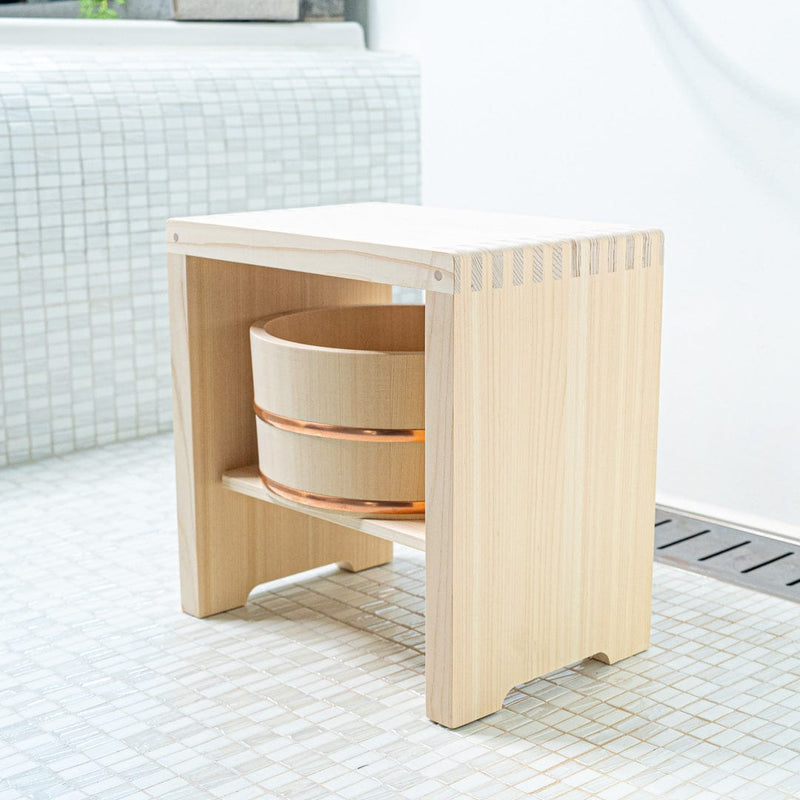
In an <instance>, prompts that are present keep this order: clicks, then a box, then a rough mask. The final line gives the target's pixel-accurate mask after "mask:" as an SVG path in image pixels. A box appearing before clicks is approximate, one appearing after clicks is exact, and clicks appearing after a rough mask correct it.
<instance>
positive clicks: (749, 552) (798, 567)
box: [655, 508, 800, 603]
mask: <svg viewBox="0 0 800 800" xmlns="http://www.w3.org/2000/svg"><path fill="white" fill-rule="evenodd" d="M655 559H656V561H660V562H662V563H664V564H671V565H672V566H673V567H681V569H688V570H691V571H692V572H699V573H700V574H701V575H708V576H709V577H710V578H717V579H718V580H721V581H727V582H728V583H735V584H738V585H739V586H746V587H747V588H748V589H755V590H756V591H757V592H764V593H765V594H771V595H775V596H776V597H784V598H786V599H787V600H794V601H795V602H796V603H800V546H794V545H792V544H789V543H787V542H782V541H781V540H780V539H770V538H769V537H768V536H762V535H760V534H757V533H750V532H749V531H742V530H737V529H736V528H729V527H727V526H725V525H720V524H718V523H712V522H704V521H703V520H699V519H697V518H695V517H689V516H686V515H684V514H676V513H675V512H674V511H668V510H666V509H661V508H656V541H655Z"/></svg>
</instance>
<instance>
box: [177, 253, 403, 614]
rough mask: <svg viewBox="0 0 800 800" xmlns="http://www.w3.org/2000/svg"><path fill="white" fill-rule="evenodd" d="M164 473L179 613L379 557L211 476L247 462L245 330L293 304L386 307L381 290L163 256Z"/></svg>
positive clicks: (225, 605) (385, 553)
mask: <svg viewBox="0 0 800 800" xmlns="http://www.w3.org/2000/svg"><path fill="white" fill-rule="evenodd" d="M169 270H170V293H171V298H170V300H171V311H172V316H171V321H170V322H171V336H172V358H173V381H174V397H175V408H176V417H175V444H176V448H175V450H176V475H177V481H178V487H177V491H178V526H179V541H180V560H181V587H182V603H183V607H184V610H186V611H187V612H189V613H191V614H194V615H195V616H208V615H209V614H215V613H218V612H220V611H224V610H227V609H229V608H235V607H237V606H240V605H242V604H243V603H244V602H245V601H246V600H247V595H248V593H249V592H250V590H251V589H252V588H253V587H254V586H256V585H258V584H259V583H263V582H265V581H269V580H273V579H275V578H279V577H283V576H285V575H290V574H293V573H296V572H302V571H304V570H307V569H310V568H312V567H314V566H321V565H324V564H329V563H332V562H346V563H347V564H349V565H350V566H351V567H352V568H354V569H361V568H364V567H365V566H373V565H375V564H379V563H386V562H387V561H389V560H391V552H392V545H391V543H390V542H385V541H382V540H379V539H375V538H374V537H371V536H367V535H365V534H362V533H359V532H357V531H352V530H348V529H345V528H342V527H341V526H338V525H335V524H333V523H330V522H327V521H325V520H321V519H316V518H313V517H310V516H307V515H305V514H301V513H298V512H295V511H292V510H290V509H287V508H282V507H280V506H277V505H272V504H267V503H263V502H260V501H258V500H256V499H253V498H251V497H246V496H244V495H241V494H236V493H234V492H230V491H228V490H227V489H225V488H224V487H223V485H222V482H221V478H222V473H223V472H224V471H225V470H228V469H231V468H233V467H239V466H243V465H247V464H253V463H255V462H256V461H257V449H256V425H255V418H254V415H253V406H252V403H253V382H252V367H251V363H250V346H249V329H250V324H251V323H252V322H253V321H254V320H256V319H258V318H260V317H264V316H267V315H269V314H271V313H278V312H280V311H288V310H291V309H297V308H306V307H318V306H323V305H338V304H347V303H382V302H389V301H390V300H391V287H389V286H383V285H380V284H371V283H365V282H360V281H350V280H346V279H341V278H333V277H328V276H319V275H306V274H300V273H290V272H284V271H281V270H269V269H264V268H262V267H255V266H250V265H245V264H235V263H229V262H221V261H216V260H213V259H204V258H198V257H185V256H180V255H172V256H170V264H169Z"/></svg>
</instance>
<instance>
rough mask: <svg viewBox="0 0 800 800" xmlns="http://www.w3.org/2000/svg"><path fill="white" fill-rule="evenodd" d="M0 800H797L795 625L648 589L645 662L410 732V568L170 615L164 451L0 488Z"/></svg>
mask: <svg viewBox="0 0 800 800" xmlns="http://www.w3.org/2000/svg"><path fill="white" fill-rule="evenodd" d="M0 532H1V533H0V541H1V542H2V548H1V549H0V585H2V598H3V601H2V602H3V610H2V617H0V638H1V639H2V646H0V800H8V799H9V798H22V797H25V798H37V799H38V798H57V799H58V800H73V798H97V799H98V800H110V799H111V798H159V800H178V798H205V797H208V798H226V799H227V800H248V799H249V798H265V797H267V798H272V797H275V798H299V799H301V800H313V798H331V797H341V798H368V799H369V800H379V799H380V798H402V797H404V798H426V799H428V798H430V799H431V800H440V799H441V800H444V798H457V797H473V798H492V800H505V798H516V797H525V796H533V797H537V798H607V799H608V800H612V799H616V798H625V797H630V798H649V797H661V798H664V797H666V798H670V800H673V799H674V800H678V799H679V798H716V797H724V798H742V799H743V800H757V799H758V798H789V797H798V796H800V609H799V608H798V606H796V605H793V604H791V603H790V602H788V601H783V600H779V599H776V598H772V597H768V596H765V595H759V594H755V593H753V592H751V591H749V590H746V589H742V588H738V587H734V586H729V585H726V584H723V583H718V582H715V581H712V580H710V579H707V578H704V577H701V576H698V575H693V574H691V573H686V572H680V571H677V570H675V569H673V568H671V567H667V566H663V565H659V564H656V565H655V595H654V616H653V636H652V646H651V648H650V650H649V651H648V652H647V653H646V654H643V655H640V656H636V657H634V658H631V659H628V660H627V661H624V662H622V663H620V664H618V665H615V666H610V667H609V666H605V665H603V664H600V663H597V662H591V661H587V662H583V663H580V664H577V665H576V666H574V667H571V668H568V669H563V670H560V671H559V672H557V673H554V674H552V675H549V676H547V677H546V678H542V679H539V680H536V681H533V682H531V683H529V684H526V685H525V686H523V687H521V688H519V689H517V690H515V691H514V692H513V693H512V695H511V696H510V697H509V698H508V700H507V707H506V708H505V709H504V710H503V711H501V712H499V713H497V714H495V715H493V716H491V717H488V718H486V719H485V720H482V721H480V722H476V723H473V724H471V725H468V726H466V727H464V728H462V729H460V730H458V731H448V730H446V729H444V728H441V727H438V726H436V725H434V724H432V723H430V722H428V721H427V720H426V719H425V714H424V696H423V692H424V676H423V667H424V656H423V608H424V598H423V591H424V567H423V560H422V557H421V555H420V554H418V553H416V552H414V551H411V550H406V549H403V548H397V557H396V560H395V561H394V563H393V564H391V565H390V566H387V567H380V568H377V569H373V570H370V571H367V572H364V573H361V574H356V575H353V574H348V573H341V572H339V571H338V570H336V569H335V568H333V567H331V568H325V569H322V570H316V571H315V572H313V573H306V574H304V575H302V576H300V577H296V578H294V579H291V580H285V581H281V582H278V583H273V584H270V585H269V586H265V587H260V588H259V589H258V590H257V591H256V592H254V593H253V595H252V596H251V601H250V603H248V605H247V606H246V607H245V608H242V609H239V610H238V611H235V612H232V613H228V614H222V615H219V616H217V617H215V618H212V619H207V620H196V619H193V618H191V617H188V616H186V615H183V614H181V613H180V611H179V605H178V587H177V554H176V535H175V524H174V507H173V477H172V462H171V439H170V438H169V437H164V436H159V437H155V438H151V439H143V440H139V441H136V442H132V443H128V444H123V445H112V446H109V447H106V448H103V449H100V450H94V451H86V452H83V453H77V454H74V455H71V456H66V457H63V458H60V459H53V460H49V461H43V462H39V463H37V464H33V465H27V466H21V467H13V468H10V469H7V470H4V471H2V472H0Z"/></svg>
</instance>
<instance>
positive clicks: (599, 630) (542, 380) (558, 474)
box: [427, 232, 662, 727]
mask: <svg viewBox="0 0 800 800" xmlns="http://www.w3.org/2000/svg"><path fill="white" fill-rule="evenodd" d="M661 242H662V240H661V238H660V233H659V232H641V233H638V234H635V235H628V234H623V235H621V236H620V237H618V238H615V237H603V238H599V239H597V240H587V241H586V242H576V241H565V242H557V243H552V244H548V245H541V246H538V245H537V246H534V247H524V248H511V249H507V250H504V251H486V252H484V253H482V254H480V255H479V257H477V258H476V257H475V255H474V254H468V255H464V256H462V257H461V258H460V259H459V263H458V264H457V271H456V276H457V277H456V283H457V285H458V283H459V276H460V284H461V286H460V292H459V293H457V294H456V295H455V296H454V297H453V313H452V339H453V341H452V375H453V377H452V380H453V387H452V393H453V399H452V447H451V456H450V458H451V465H452V472H451V474H450V486H449V488H448V489H447V490H442V491H440V495H441V497H443V498H444V499H445V501H450V502H451V503H452V506H451V508H450V511H449V513H450V518H448V519H444V517H443V521H442V522H441V524H437V525H432V520H429V523H428V526H427V548H428V553H429V559H430V558H431V555H430V554H431V552H432V550H433V548H434V547H437V548H444V551H445V552H444V555H442V556H441V557H440V558H439V559H438V561H437V570H438V571H440V572H447V576H446V579H444V578H442V576H441V575H439V576H438V577H435V578H434V577H432V578H430V579H429V589H430V588H431V585H432V584H438V585H442V586H445V585H446V586H447V590H446V591H443V592H438V593H435V594H434V595H432V596H431V595H429V598H428V603H429V612H428V613H431V612H433V614H435V615H437V616H440V617H442V619H443V620H444V621H443V625H444V630H441V631H439V632H438V633H437V634H436V636H435V641H436V642H437V645H438V646H437V647H436V648H435V649H434V650H433V652H431V649H430V648H429V649H428V658H429V663H430V661H431V660H436V659H438V658H440V657H442V656H441V654H442V653H448V656H447V658H449V659H450V661H451V666H450V667H449V672H448V671H447V669H446V668H445V667H439V668H438V669H437V668H434V672H436V673H438V674H439V675H440V677H439V679H438V681H437V685H436V686H434V685H432V684H431V682H430V681H429V684H428V685H429V689H430V690H435V691H439V692H440V693H442V694H443V695H444V696H443V697H441V698H438V699H436V700H429V709H431V708H434V709H435V710H436V713H437V714H438V717H437V716H434V717H433V718H434V719H436V721H439V722H442V723H443V724H445V725H449V726H451V727H455V726H458V725H461V724H464V723H466V722H469V721H471V720H472V719H475V718H477V717H479V716H482V715H484V714H487V713H491V711H494V710H496V709H497V708H499V707H500V706H501V705H502V701H503V698H504V697H505V695H506V693H507V692H508V691H509V690H510V689H511V688H512V687H513V686H515V685H518V684H520V683H522V682H525V681H527V680H530V679H532V678H534V677H536V676H538V675H542V674H545V673H547V672H550V671H552V670H554V669H557V668H560V667H563V666H565V665H567V664H570V663H573V662H575V661H577V660H580V659H582V658H586V657H589V656H593V655H596V656H597V657H598V658H601V659H602V660H607V661H615V660H618V659H619V658H623V657H625V656H628V655H631V654H633V653H636V652H640V651H641V650H643V649H646V647H647V645H648V639H649V625H650V596H651V582H652V546H653V528H652V521H653V511H654V502H655V455H656V432H657V410H658V373H659V351H660V320H661V284H662V266H661V263H660V258H661V256H660V252H661V251H660V248H661ZM654 254H655V256H654ZM428 427H429V429H430V425H429V426H428ZM429 436H430V431H429ZM429 464H430V461H429ZM431 512H432V509H431V508H430V506H429V508H428V514H429V515H430V514H431ZM440 513H441V514H442V515H444V512H440ZM440 528H447V530H446V531H443V530H440ZM434 540H436V543H434ZM430 569H431V567H430V565H429V570H430ZM431 606H433V607H432V608H431ZM437 624H438V623H437ZM429 668H430V666H429ZM442 676H444V678H449V680H450V684H449V685H446V681H445V680H444V678H443V677H442Z"/></svg>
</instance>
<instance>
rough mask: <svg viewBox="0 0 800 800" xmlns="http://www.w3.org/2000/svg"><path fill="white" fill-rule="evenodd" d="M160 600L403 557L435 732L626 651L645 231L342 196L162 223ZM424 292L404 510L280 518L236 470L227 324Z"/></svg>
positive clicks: (639, 458)
mask: <svg viewBox="0 0 800 800" xmlns="http://www.w3.org/2000/svg"><path fill="white" fill-rule="evenodd" d="M167 231H168V245H169V246H168V249H169V279H170V316H171V330H172V365H173V376H174V406H175V448H176V462H177V478H178V527H179V534H180V569H181V591H182V601H183V607H184V609H185V610H186V611H187V612H188V613H190V614H194V615H195V616H199V617H205V616H208V615H210V614H216V613H218V612H220V611H225V610H226V609H231V608H235V607H237V606H241V605H243V604H244V603H245V602H246V600H247V596H248V593H249V592H250V590H251V589H252V588H253V587H254V586H256V585H257V584H259V583H263V582H265V581H270V580H273V579H275V578H280V577H283V576H286V575H290V574H293V573H297V572H302V571H303V570H307V569H310V568H312V567H316V566H320V565H323V564H329V563H332V562H338V563H339V564H340V566H342V567H344V568H345V569H350V570H355V571H357V570H362V569H366V568H368V567H372V566H375V565H378V564H384V563H386V562H388V561H390V560H391V558H392V542H401V543H402V544H405V545H410V546H411V547H416V548H418V549H420V550H425V553H426V570H427V612H426V613H427V616H426V673H427V713H428V716H429V717H430V718H431V719H432V720H434V721H436V722H439V723H441V724H443V725H446V726H448V727H457V726H459V725H464V724H465V723H467V722H470V721H472V720H475V719H478V718H479V717H482V716H484V715H486V714H490V713H491V712H493V711H496V710H498V709H499V708H501V706H502V704H503V699H504V697H505V696H506V694H507V692H508V691H509V690H510V689H511V688H512V687H513V686H516V685H518V684H520V683H523V682H525V681H528V680H531V679H532V678H535V677H537V676H539V675H543V674H545V673H547V672H550V671H552V670H554V669H557V668H559V667H562V666H565V665H567V664H570V663H573V662H575V661H578V660H580V659H582V658H586V657H590V656H591V657H594V658H597V659H599V660H601V661H604V662H607V663H612V662H614V661H617V660H619V659H622V658H625V657H626V656H630V655H633V654H634V653H638V652H640V651H642V650H644V649H646V648H647V646H648V640H649V633H650V596H651V584H652V549H653V511H654V500H655V455H656V427H657V411H658V374H659V346H660V328H661V285H662V273H663V270H662V253H663V237H662V234H661V233H660V232H659V231H655V230H634V229H630V228H624V227H619V226H609V225H600V224H595V223H583V222H570V221H564V220H550V219H538V218H531V217H523V216H505V215H493V214H479V213H471V212H463V211H443V210H439V209H427V208H420V207H416V206H399V205H384V204H357V205H344V206H329V207H324V208H308V209H294V210H286V211H265V212H249V213H242V214H224V215H218V216H206V217H193V218H185V219H173V220H171V221H170V222H169V223H168V228H167ZM393 284H394V285H399V286H407V287H416V288H419V289H424V290H425V291H426V295H425V298H426V299H425V325H426V344H425V347H426V354H425V371H426V390H425V427H426V491H425V500H426V519H425V521H411V520H406V521H404V520H402V519H397V520H364V519H356V518H353V517H349V516H345V515H342V514H337V513H334V512H326V511H318V510H314V509H311V508H306V507H303V506H298V505H296V504H293V503H291V502H290V501H287V500H282V499H280V498H277V497H275V496H273V495H271V494H270V493H268V492H267V491H266V489H265V488H264V486H263V485H262V483H261V482H260V480H259V478H258V473H257V470H256V467H255V464H256V462H257V454H256V435H255V424H254V418H253V406H252V403H253V384H252V376H251V365H250V345H249V338H248V336H249V327H250V324H251V323H252V322H253V321H254V320H256V319H259V318H260V317H265V316H267V315H270V314H275V313H278V312H281V311H287V310H291V309H301V308H313V307H319V306H328V305H344V304H366V303H386V302H390V300H391V295H392V288H391V287H392V285H393Z"/></svg>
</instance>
